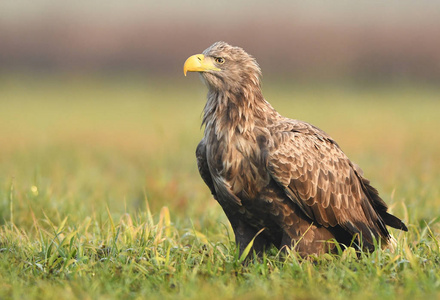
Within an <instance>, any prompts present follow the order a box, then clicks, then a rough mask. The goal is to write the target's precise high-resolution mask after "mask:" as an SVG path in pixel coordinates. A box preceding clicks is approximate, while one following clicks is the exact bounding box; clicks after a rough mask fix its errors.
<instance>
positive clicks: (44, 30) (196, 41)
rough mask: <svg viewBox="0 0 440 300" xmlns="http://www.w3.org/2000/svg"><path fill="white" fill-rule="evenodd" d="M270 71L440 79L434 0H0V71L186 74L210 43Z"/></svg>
mask: <svg viewBox="0 0 440 300" xmlns="http://www.w3.org/2000/svg"><path fill="white" fill-rule="evenodd" d="M218 40H224V41H227V42H229V43H231V44H233V45H239V46H242V47H243V48H245V49H246V50H247V51H248V52H249V53H251V54H253V55H254V56H255V57H257V58H258V61H259V63H260V64H261V66H262V68H263V70H264V74H265V75H267V76H274V77H276V76H280V75H282V76H285V75H290V76H294V77H297V78H300V79H305V78H306V79H314V80H316V79H320V80H321V79H326V80H327V79H332V80H333V79H335V78H343V79H347V80H372V81H378V82H389V81H396V80H415V81H421V82H438V80H439V78H440V3H439V2H438V1H431V0H421V1H386V2H383V1H356V2H353V1H331V2H330V1H277V2H276V3H271V2H268V1H250V0H243V1H224V2H223V1H222V2H219V1H217V2H214V1H149V0H146V1H137V0H132V1H103V0H102V1H100V0H91V1H84V0H79V1H51V0H35V1H8V0H7V1H2V2H1V4H0V68H1V72H3V73H4V72H10V71H16V70H19V71H27V70H31V71H65V72H95V71H100V72H106V73H113V74H115V73H117V72H122V71H124V72H125V71H129V72H133V71H136V72H141V73H148V74H154V76H157V75H161V76H162V75H164V76H171V77H179V78H180V77H181V73H182V72H181V65H182V62H183V61H184V60H185V58H186V57H188V56H189V55H190V54H192V53H199V52H201V51H202V50H204V49H205V48H207V47H208V46H209V45H211V44H212V43H213V42H215V41H218Z"/></svg>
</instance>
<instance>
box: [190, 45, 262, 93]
mask: <svg viewBox="0 0 440 300" xmlns="http://www.w3.org/2000/svg"><path fill="white" fill-rule="evenodd" d="M183 72H184V73H185V76H186V73H187V72H200V75H201V77H202V79H203V81H204V82H205V84H206V85H207V86H208V88H209V89H210V90H215V91H228V92H232V93H238V92H240V90H242V89H243V88H244V87H249V86H257V87H259V86H260V77H261V70H260V67H259V66H258V64H257V61H256V60H255V58H253V57H252V56H251V55H249V54H247V53H246V52H245V51H244V50H243V49H242V48H240V47H234V46H231V45H229V44H227V43H225V42H216V43H214V44H213V45H211V46H210V47H209V48H207V49H206V50H205V51H203V53H202V54H196V55H193V56H190V57H189V58H188V59H187V60H186V62H185V64H184V66H183Z"/></svg>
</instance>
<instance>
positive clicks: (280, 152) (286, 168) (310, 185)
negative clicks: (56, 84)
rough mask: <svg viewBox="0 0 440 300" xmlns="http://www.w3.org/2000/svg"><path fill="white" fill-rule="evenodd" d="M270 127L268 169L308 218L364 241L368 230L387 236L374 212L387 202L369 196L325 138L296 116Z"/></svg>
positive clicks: (333, 144)
mask: <svg viewBox="0 0 440 300" xmlns="http://www.w3.org/2000/svg"><path fill="white" fill-rule="evenodd" d="M270 131H271V134H272V138H273V142H274V146H273V147H272V149H270V150H269V153H268V157H267V163H268V170H269V172H270V174H271V176H272V178H273V179H274V180H275V181H276V182H277V183H278V184H279V185H280V186H281V187H282V188H283V189H284V191H285V193H286V194H287V196H288V197H289V198H290V199H291V200H292V201H293V202H294V203H296V204H297V205H298V206H299V207H300V208H301V210H302V211H303V212H304V213H305V214H306V215H307V216H308V217H309V218H310V219H311V220H312V221H314V222H316V223H318V224H320V225H322V226H325V227H329V226H330V227H335V226H337V225H340V226H341V227H342V228H344V229H345V230H346V231H348V232H349V233H351V234H355V233H360V234H362V236H363V238H364V240H365V239H367V241H368V242H369V243H371V242H372V239H371V234H370V233H373V234H374V236H375V238H378V237H379V236H381V237H383V238H388V237H389V233H388V231H387V229H386V227H385V222H384V220H383V219H382V217H381V216H380V215H379V214H378V212H377V210H383V211H384V213H386V209H387V207H386V204H385V203H384V202H383V201H382V199H380V198H379V196H378V195H377V191H376V194H375V195H369V189H367V188H366V186H365V184H367V185H368V181H366V180H365V182H364V181H363V179H362V177H361V175H360V170H359V169H357V167H355V166H354V165H353V164H352V163H351V162H350V160H349V159H348V157H347V156H346V155H345V154H344V152H342V150H341V149H340V148H339V146H338V145H337V144H336V142H335V141H333V140H332V139H331V138H330V136H328V135H327V134H326V133H325V132H323V131H321V130H320V129H318V128H316V127H314V126H312V125H310V124H308V123H305V122H300V121H296V120H286V121H284V122H281V123H279V124H278V125H277V126H274V127H272V128H271V130H270ZM368 186H369V185H368ZM372 189H373V188H372ZM373 190H374V189H373ZM373 190H372V191H371V192H373ZM374 191H375V190H374ZM367 194H368V195H367ZM399 221H400V220H399Z"/></svg>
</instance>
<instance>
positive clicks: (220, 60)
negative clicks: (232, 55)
mask: <svg viewBox="0 0 440 300" xmlns="http://www.w3.org/2000/svg"><path fill="white" fill-rule="evenodd" d="M215 62H216V63H218V64H221V65H222V64H224V63H225V59H224V58H223V57H216V58H215Z"/></svg>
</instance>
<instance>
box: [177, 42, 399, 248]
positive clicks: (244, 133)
mask: <svg viewBox="0 0 440 300" xmlns="http://www.w3.org/2000/svg"><path fill="white" fill-rule="evenodd" d="M183 69H184V73H185V76H186V73H187V72H199V74H200V75H201V79H202V81H203V82H204V83H205V84H206V85H207V87H208V96H207V102H206V105H205V108H204V111H203V121H202V124H204V125H205V130H204V137H203V139H202V140H201V142H200V143H199V145H198V146H197V150H196V156H197V164H198V169H199V172H200V175H201V177H202V179H203V180H204V182H205V183H206V185H207V186H208V187H209V189H210V190H211V193H212V195H213V196H214V198H215V199H216V200H217V201H218V203H219V204H220V205H221V207H222V208H223V210H224V212H225V214H226V216H227V217H228V219H229V221H230V223H231V226H232V228H233V230H234V234H235V240H236V243H237V245H238V247H239V250H240V254H241V253H243V252H244V250H245V248H246V246H247V245H248V244H249V243H250V242H251V241H252V239H254V237H255V239H254V241H253V244H252V247H253V251H255V252H256V253H261V252H262V251H264V250H265V249H267V247H268V246H270V245H271V244H273V245H275V246H276V247H277V248H278V249H282V248H284V247H289V248H291V249H294V250H295V251H297V253H299V254H300V255H301V256H308V255H311V254H317V255H319V254H322V253H326V252H330V253H336V252H337V247H336V246H335V244H336V243H335V241H337V242H338V243H340V244H343V245H346V246H350V245H351V246H354V247H357V248H358V249H363V250H366V251H373V250H374V249H375V245H377V244H379V241H380V242H381V244H382V245H383V246H385V245H387V244H389V243H390V242H391V240H392V237H391V236H390V233H389V232H388V230H387V227H386V225H388V226H391V227H394V228H397V229H401V230H404V231H407V230H408V229H407V227H406V226H405V224H404V223H403V222H402V221H401V220H400V219H398V218H397V217H395V216H393V215H391V214H389V213H388V212H387V210H388V207H387V205H386V204H385V202H384V201H383V200H382V199H381V198H380V197H379V194H378V192H377V190H376V189H375V188H373V187H372V186H371V185H370V182H369V181H368V180H367V179H365V178H364V177H363V175H362V174H363V173H362V170H361V169H360V168H359V167H358V166H357V165H355V164H354V163H352V162H351V161H350V160H349V159H348V157H347V156H346V155H345V153H344V152H343V151H342V150H341V148H340V147H339V146H338V144H337V143H336V142H335V141H334V140H333V139H332V138H331V137H330V136H329V135H328V134H326V133H325V132H324V131H322V130H320V129H318V128H317V127H315V126H313V125H311V124H308V123H306V122H302V121H299V120H294V119H289V118H286V117H283V116H282V115H280V114H279V113H278V112H277V111H276V110H275V109H274V108H273V107H272V106H271V105H270V104H269V103H268V102H267V101H266V100H265V99H264V97H263V94H262V92H261V82H260V78H261V70H260V67H259V65H258V64H257V62H256V60H255V58H254V57H252V56H251V55H249V54H248V53H246V52H245V51H244V50H243V49H242V48H240V47H234V46H231V45H229V44H227V43H225V42H216V43H214V44H213V45H211V46H210V47H209V48H207V49H206V50H205V51H203V53H202V54H196V55H193V56H191V57H189V58H188V59H187V60H186V62H185V64H184V67H183ZM261 230H262V231H261ZM260 231H261V233H260V234H258V235H257V233H259V232H260ZM251 253H252V252H251Z"/></svg>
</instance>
